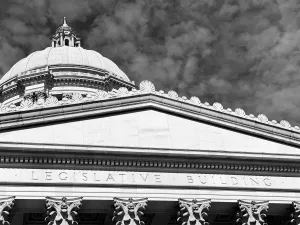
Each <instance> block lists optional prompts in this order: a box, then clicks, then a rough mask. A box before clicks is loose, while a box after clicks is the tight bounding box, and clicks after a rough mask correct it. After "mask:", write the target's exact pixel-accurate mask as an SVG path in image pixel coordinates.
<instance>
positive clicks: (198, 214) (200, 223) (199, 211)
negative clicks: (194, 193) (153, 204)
mask: <svg viewBox="0 0 300 225" xmlns="http://www.w3.org/2000/svg"><path fill="white" fill-rule="evenodd" d="M178 201H179V207H180V211H179V212H178V218H177V221H178V222H180V224H181V225H208V222H207V221H206V220H205V217H207V212H206V211H208V210H209V207H210V203H211V200H210V199H206V200H202V201H197V200H196V199H193V200H191V201H190V200H186V199H181V198H180V199H178Z"/></svg>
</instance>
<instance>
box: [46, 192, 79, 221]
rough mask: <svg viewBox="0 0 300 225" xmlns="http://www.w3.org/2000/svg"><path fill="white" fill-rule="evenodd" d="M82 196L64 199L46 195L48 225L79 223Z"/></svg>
mask: <svg viewBox="0 0 300 225" xmlns="http://www.w3.org/2000/svg"><path fill="white" fill-rule="evenodd" d="M81 201H82V197H78V198H72V199H67V198H66V197H63V198H62V199H58V198H51V197H46V208H47V212H46V214H47V216H46V218H45V221H46V222H47V225H77V224H78V222H77V221H75V219H76V216H77V215H78V213H77V210H78V209H79V207H80V206H81Z"/></svg>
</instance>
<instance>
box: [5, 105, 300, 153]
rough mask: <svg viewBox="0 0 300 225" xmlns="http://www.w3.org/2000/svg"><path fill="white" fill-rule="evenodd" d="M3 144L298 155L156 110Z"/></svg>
mask: <svg viewBox="0 0 300 225" xmlns="http://www.w3.org/2000/svg"><path fill="white" fill-rule="evenodd" d="M0 137H1V142H10V143H28V144H30V143H31V144H32V143H38V144H49V145H61V146H64V145H72V146H112V147H133V148H148V149H181V150H189V151H191V152H192V151H197V150H209V151H212V152H214V151H221V152H236V153H241V154H243V153H251V154H252V153H253V154H261V155H262V154H273V153H276V154H285V153H289V154H297V155H298V154H299V153H300V151H299V149H298V148H297V147H293V146H289V145H286V144H283V143H279V142H275V141H272V140H268V139H265V138H261V137H257V136H253V135H250V134H245V133H242V132H238V131H235V130H232V129H226V128H224V127H220V126H216V125H212V124H208V123H204V122H200V121H196V120H192V119H189V118H184V117H181V116H178V115H174V114H169V113H166V112H162V111H157V110H154V109H145V110H137V111H131V112H126V113H118V114H114V115H104V116H98V117H93V118H86V119H82V118H81V119H78V120H74V121H68V120H67V121H63V122H59V123H53V124H41V125H38V126H32V127H27V128H18V129H16V130H11V131H2V132H1V133H0Z"/></svg>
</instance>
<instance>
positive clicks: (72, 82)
mask: <svg viewBox="0 0 300 225" xmlns="http://www.w3.org/2000/svg"><path fill="white" fill-rule="evenodd" d="M120 87H126V88H128V89H129V90H131V89H132V88H134V87H135V85H134V83H133V82H127V81H124V80H123V79H122V78H121V77H120V76H117V75H115V74H113V73H112V72H109V71H106V70H103V69H96V68H91V67H90V68H88V67H80V66H76V65H72V66H71V65H56V66H49V67H48V66H47V67H44V68H37V69H33V70H29V71H25V72H23V73H21V74H20V75H17V76H14V77H12V78H11V79H9V80H7V81H6V82H5V83H3V84H0V88H1V89H0V90H2V91H1V92H0V97H1V101H4V102H10V103H11V102H14V103H17V102H18V101H21V98H22V97H23V96H26V95H27V94H29V93H32V92H37V91H43V92H45V93H48V94H51V93H52V92H55V93H57V92H61V93H63V92H65V90H66V89H67V90H70V91H71V92H77V91H79V90H80V92H82V93H91V92H96V91H97V90H105V91H111V90H112V89H118V88H120ZM15 96H19V97H20V98H13V99H11V98H12V97H15ZM8 99H11V100H13V101H7V100H8Z"/></svg>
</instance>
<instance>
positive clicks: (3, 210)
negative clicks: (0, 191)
mask: <svg viewBox="0 0 300 225" xmlns="http://www.w3.org/2000/svg"><path fill="white" fill-rule="evenodd" d="M14 204H15V196H12V197H8V198H0V221H1V222H2V224H3V225H10V222H9V221H8V215H9V213H10V210H11V209H12V207H13V206H14Z"/></svg>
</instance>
